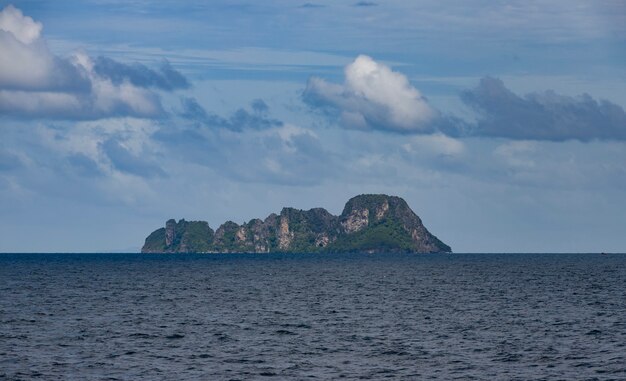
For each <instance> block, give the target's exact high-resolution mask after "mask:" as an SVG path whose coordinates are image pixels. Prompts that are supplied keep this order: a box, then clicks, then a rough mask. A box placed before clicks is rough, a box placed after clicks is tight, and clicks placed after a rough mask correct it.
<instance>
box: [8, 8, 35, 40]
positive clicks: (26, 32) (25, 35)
mask: <svg viewBox="0 0 626 381" xmlns="http://www.w3.org/2000/svg"><path fill="white" fill-rule="evenodd" d="M41 29H43V25H41V23H40V22H36V21H34V20H33V19H32V18H30V17H28V16H24V15H23V14H22V11H20V10H19V9H17V8H15V7H14V6H13V5H7V6H6V7H5V8H4V9H3V10H2V11H1V12H0V30H3V31H5V32H9V33H11V34H13V35H14V36H15V38H16V39H17V40H18V41H20V42H22V43H24V44H30V43H31V42H33V41H35V40H36V39H38V38H39V35H40V34H41Z"/></svg>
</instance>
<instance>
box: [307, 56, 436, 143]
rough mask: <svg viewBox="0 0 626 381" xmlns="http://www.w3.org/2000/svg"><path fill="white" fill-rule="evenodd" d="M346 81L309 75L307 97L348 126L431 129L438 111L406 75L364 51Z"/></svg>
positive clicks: (405, 130) (349, 68) (347, 72)
mask: <svg viewBox="0 0 626 381" xmlns="http://www.w3.org/2000/svg"><path fill="white" fill-rule="evenodd" d="M344 73H345V82H344V84H342V85H338V84H333V83H329V82H326V81H325V80H323V79H320V78H315V77H314V78H311V79H309V81H308V83H307V86H306V89H305V90H304V93H303V100H304V101H305V102H306V103H307V104H309V105H310V106H311V107H312V108H314V109H319V110H322V111H324V112H326V113H327V114H329V115H330V116H332V117H334V118H337V119H338V120H339V121H340V123H341V124H342V125H343V126H345V127H347V128H354V129H363V130H373V129H376V130H385V131H392V132H398V133H425V132H431V131H432V127H431V122H432V121H433V120H434V119H435V118H436V117H437V112H436V111H435V110H434V109H433V108H431V107H430V105H429V104H428V102H427V101H426V99H425V98H424V97H422V95H421V94H420V92H419V91H418V90H417V89H415V88H414V87H413V86H412V85H411V84H410V83H409V81H408V79H407V78H406V76H404V75H403V74H401V73H398V72H394V71H392V70H391V69H390V68H389V67H388V66H386V65H384V64H381V63H378V62H376V61H374V60H373V59H372V58H370V57H368V56H365V55H360V56H358V57H357V58H356V59H355V60H354V62H352V63H351V64H349V65H348V66H346V68H345V71H344Z"/></svg>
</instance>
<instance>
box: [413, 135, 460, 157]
mask: <svg viewBox="0 0 626 381" xmlns="http://www.w3.org/2000/svg"><path fill="white" fill-rule="evenodd" d="M402 148H404V150H405V151H407V152H408V153H427V154H432V155H441V156H458V155H461V154H463V153H464V152H465V145H464V144H463V142H461V141H460V140H458V139H454V138H451V137H448V136H446V135H443V134H441V133H436V134H432V135H420V136H414V137H413V138H411V140H410V141H409V142H407V143H405V144H403V145H402Z"/></svg>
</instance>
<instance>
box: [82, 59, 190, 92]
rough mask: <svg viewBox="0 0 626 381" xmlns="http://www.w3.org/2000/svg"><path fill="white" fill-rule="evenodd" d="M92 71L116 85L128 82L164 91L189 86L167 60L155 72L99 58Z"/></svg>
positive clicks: (136, 64)
mask: <svg viewBox="0 0 626 381" xmlns="http://www.w3.org/2000/svg"><path fill="white" fill-rule="evenodd" d="M93 70H94V72H95V73H96V74H98V75H99V76H101V77H103V78H107V79H110V80H111V82H113V83H114V84H116V85H119V84H122V83H124V82H125V81H128V82H130V83H132V84H133V85H135V86H138V87H155V88H158V89H161V90H166V91H172V90H175V89H187V88H189V86H190V84H189V81H187V78H185V77H184V76H183V75H182V74H181V73H179V72H178V71H176V70H174V69H173V68H172V66H171V65H170V63H169V62H168V61H167V60H165V61H163V63H162V64H161V67H160V68H159V71H156V70H152V69H150V68H148V67H147V66H145V65H142V64H140V63H133V64H130V65H127V64H123V63H120V62H117V61H115V60H113V59H111V58H107V57H102V56H100V57H98V58H96V59H95V61H94V66H93Z"/></svg>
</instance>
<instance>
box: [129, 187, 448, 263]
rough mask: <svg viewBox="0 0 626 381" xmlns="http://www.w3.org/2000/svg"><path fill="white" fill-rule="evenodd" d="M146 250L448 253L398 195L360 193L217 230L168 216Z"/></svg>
mask: <svg viewBox="0 0 626 381" xmlns="http://www.w3.org/2000/svg"><path fill="white" fill-rule="evenodd" d="M141 251H142V252H143V253H268V252H307V253H313V252H385V251H388V252H411V253H447V252H451V249H450V247H449V246H448V245H446V244H444V243H443V242H441V241H440V240H439V239H438V238H437V237H435V236H434V235H432V234H431V233H430V232H429V231H428V230H427V229H426V228H425V227H424V225H423V224H422V221H421V220H420V218H419V217H418V216H417V215H416V214H415V213H414V212H413V211H412V210H411V208H410V207H409V206H408V205H407V203H406V202H405V201H404V200H403V199H401V198H400V197H395V196H387V195H360V196H356V197H353V198H352V199H350V200H349V201H348V202H347V203H346V205H345V207H344V209H343V212H342V213H341V215H339V216H334V215H332V214H330V213H329V212H328V211H326V210H325V209H322V208H314V209H311V210H299V209H294V208H283V210H282V211H281V212H280V215H276V214H273V213H272V214H270V215H269V216H268V217H267V218H266V219H265V220H260V219H253V220H251V221H250V222H248V223H244V224H242V225H239V224H237V223H235V222H232V221H228V222H226V223H224V224H222V225H221V226H220V227H219V228H218V229H217V230H216V231H215V232H214V231H213V230H212V229H211V228H210V227H209V225H208V223H206V222H205V221H185V220H180V221H178V222H176V221H175V220H169V221H167V222H166V224H165V228H160V229H158V230H155V231H154V232H153V233H152V234H150V235H149V236H148V238H146V242H145V244H144V246H143V248H142V249H141Z"/></svg>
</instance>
